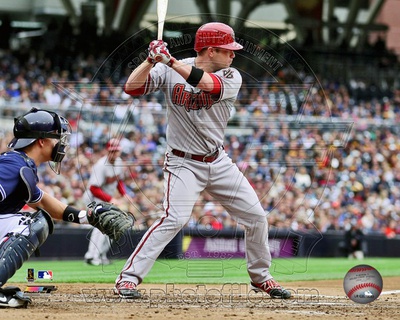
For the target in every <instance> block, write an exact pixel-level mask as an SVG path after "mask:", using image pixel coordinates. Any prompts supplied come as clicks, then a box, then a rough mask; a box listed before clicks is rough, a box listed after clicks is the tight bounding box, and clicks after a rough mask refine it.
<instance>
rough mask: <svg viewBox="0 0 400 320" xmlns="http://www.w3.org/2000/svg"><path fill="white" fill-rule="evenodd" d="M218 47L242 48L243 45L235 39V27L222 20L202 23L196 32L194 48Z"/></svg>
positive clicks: (198, 50)
mask: <svg viewBox="0 0 400 320" xmlns="http://www.w3.org/2000/svg"><path fill="white" fill-rule="evenodd" d="M208 47H216V48H223V49H228V50H240V49H242V48H243V46H242V45H240V44H239V43H237V42H236V41H235V33H234V31H233V29H232V28H231V27H230V26H228V25H226V24H224V23H221V22H210V23H206V24H204V25H202V26H201V27H200V28H199V29H198V30H197V32H196V37H195V40H194V50H195V51H196V52H200V51H201V50H202V49H204V48H208Z"/></svg>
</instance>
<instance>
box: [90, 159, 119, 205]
mask: <svg viewBox="0 0 400 320" xmlns="http://www.w3.org/2000/svg"><path fill="white" fill-rule="evenodd" d="M121 178H123V165H122V159H121V158H117V159H115V162H114V164H111V163H110V162H109V161H108V155H105V156H103V157H102V158H100V159H99V160H98V161H97V162H96V163H95V164H94V165H93V168H92V172H91V174H90V178H89V181H88V186H89V188H90V186H97V187H100V188H101V189H102V190H103V191H104V192H106V193H107V194H109V195H111V196H114V194H115V191H116V190H117V185H118V180H120V179H121ZM95 200H96V201H103V200H101V199H98V198H95Z"/></svg>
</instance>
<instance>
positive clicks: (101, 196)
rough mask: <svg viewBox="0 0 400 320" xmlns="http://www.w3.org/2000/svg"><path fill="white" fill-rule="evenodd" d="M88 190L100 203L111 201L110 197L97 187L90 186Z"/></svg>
mask: <svg viewBox="0 0 400 320" xmlns="http://www.w3.org/2000/svg"><path fill="white" fill-rule="evenodd" d="M89 190H90V192H91V193H92V194H93V196H94V197H96V198H98V199H100V200H102V201H106V202H110V201H111V199H112V196H110V195H109V194H108V193H106V192H104V191H103V190H102V189H101V188H100V187H98V186H90V188H89Z"/></svg>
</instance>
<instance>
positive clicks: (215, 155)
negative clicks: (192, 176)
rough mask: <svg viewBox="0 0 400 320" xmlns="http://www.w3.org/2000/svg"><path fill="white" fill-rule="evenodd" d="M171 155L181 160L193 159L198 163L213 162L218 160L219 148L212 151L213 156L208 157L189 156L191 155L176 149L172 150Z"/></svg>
mask: <svg viewBox="0 0 400 320" xmlns="http://www.w3.org/2000/svg"><path fill="white" fill-rule="evenodd" d="M171 152H172V154H173V155H175V156H177V157H181V158H188V159H193V160H196V161H200V162H213V161H215V160H216V159H217V158H218V155H219V148H218V149H217V150H215V151H214V153H213V154H210V155H207V154H206V155H204V156H202V155H199V154H191V153H186V152H183V151H180V150H176V149H172V151H171Z"/></svg>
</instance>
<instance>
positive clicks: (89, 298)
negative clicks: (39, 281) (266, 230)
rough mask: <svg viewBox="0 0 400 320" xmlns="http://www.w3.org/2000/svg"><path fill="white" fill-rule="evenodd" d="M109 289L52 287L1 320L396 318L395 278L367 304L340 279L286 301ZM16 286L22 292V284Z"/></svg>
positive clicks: (166, 289) (164, 288)
mask: <svg viewBox="0 0 400 320" xmlns="http://www.w3.org/2000/svg"><path fill="white" fill-rule="evenodd" d="M112 286H113V285H112V284H110V285H107V284H92V283H80V284H57V291H55V292H53V293H51V294H40V295H37V294H36V295H35V296H32V299H33V304H31V305H29V306H28V308H27V309H3V310H1V316H0V318H1V319H18V320H20V319H29V320H39V319H40V320H42V319H65V320H71V319H74V320H77V319H175V320H177V319H185V320H189V319H207V320H213V319H218V320H222V319H238V320H239V319H246V320H247V319H249V318H250V319H258V318H262V319H279V320H282V319H317V318H318V319H347V320H351V319H400V311H399V308H398V305H399V303H400V277H391V278H384V288H383V292H382V294H381V296H380V297H379V298H378V299H377V300H375V301H374V302H372V303H370V304H366V305H363V304H356V303H354V302H353V301H351V300H349V299H347V297H346V296H345V294H344V291H343V282H342V281H339V280H329V281H308V282H289V283H286V284H285V287H286V288H288V289H290V290H291V291H292V292H293V298H292V299H290V300H284V301H282V300H272V299H270V298H269V297H267V296H265V295H264V296H263V295H260V294H255V293H254V292H252V291H250V289H249V287H248V285H247V284H225V285H215V284H214V285H212V284H209V285H194V284H193V285H191V284H185V285H175V284H162V285H155V284H144V285H141V286H140V289H141V291H142V293H143V296H144V298H143V299H141V300H121V299H119V298H118V297H117V296H115V295H113V293H112ZM19 287H20V288H21V289H22V288H25V287H26V284H20V285H19Z"/></svg>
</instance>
